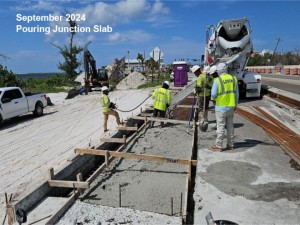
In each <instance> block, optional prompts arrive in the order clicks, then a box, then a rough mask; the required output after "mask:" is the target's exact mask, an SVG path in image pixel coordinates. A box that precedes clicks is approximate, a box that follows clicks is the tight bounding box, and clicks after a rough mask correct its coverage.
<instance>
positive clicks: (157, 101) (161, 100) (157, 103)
mask: <svg viewBox="0 0 300 225" xmlns="http://www.w3.org/2000/svg"><path fill="white" fill-rule="evenodd" d="M152 99H153V105H154V108H155V109H158V110H162V111H165V110H166V108H167V106H166V105H167V104H169V105H171V95H170V91H169V90H167V89H165V88H162V87H161V88H157V89H155V90H154V92H153V94H152Z"/></svg>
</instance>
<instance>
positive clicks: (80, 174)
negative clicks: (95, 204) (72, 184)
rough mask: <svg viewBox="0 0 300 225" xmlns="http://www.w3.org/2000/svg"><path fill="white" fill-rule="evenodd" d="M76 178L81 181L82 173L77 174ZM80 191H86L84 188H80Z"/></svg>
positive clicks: (81, 192)
mask: <svg viewBox="0 0 300 225" xmlns="http://www.w3.org/2000/svg"><path fill="white" fill-rule="evenodd" d="M76 179H77V181H78V182H81V181H82V173H78V174H77V175H76ZM78 191H79V193H80V194H83V192H84V190H83V189H82V188H78Z"/></svg>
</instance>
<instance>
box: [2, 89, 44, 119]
mask: <svg viewBox="0 0 300 225" xmlns="http://www.w3.org/2000/svg"><path fill="white" fill-rule="evenodd" d="M46 106H47V96H46V94H45V93H24V92H23V91H22V89H21V88H19V87H1V88H0V123H1V122H3V121H4V120H6V119H10V118H13V117H17V116H20V115H22V114H25V113H28V112H33V115H34V116H42V115H43V114H44V107H46Z"/></svg>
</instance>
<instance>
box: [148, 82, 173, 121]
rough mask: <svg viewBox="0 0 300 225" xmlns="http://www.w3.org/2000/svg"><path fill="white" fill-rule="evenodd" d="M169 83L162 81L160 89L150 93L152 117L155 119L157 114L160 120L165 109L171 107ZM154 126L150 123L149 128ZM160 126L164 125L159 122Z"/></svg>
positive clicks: (164, 113) (163, 115)
mask: <svg viewBox="0 0 300 225" xmlns="http://www.w3.org/2000/svg"><path fill="white" fill-rule="evenodd" d="M169 87H170V83H169V81H164V82H163V83H162V87H160V88H157V89H155V90H154V91H153V93H152V100H153V108H154V112H153V117H157V116H158V114H159V117H160V118H164V117H165V115H166V110H167V108H168V107H169V106H170V105H171V101H172V98H171V94H170V91H169ZM153 126H154V121H152V122H151V127H153ZM161 126H162V127H163V126H164V123H163V122H161Z"/></svg>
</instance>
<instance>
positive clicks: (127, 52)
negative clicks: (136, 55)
mask: <svg viewBox="0 0 300 225" xmlns="http://www.w3.org/2000/svg"><path fill="white" fill-rule="evenodd" d="M129 52H130V51H129V50H128V51H127V53H128V65H127V67H128V70H130V68H129Z"/></svg>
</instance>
